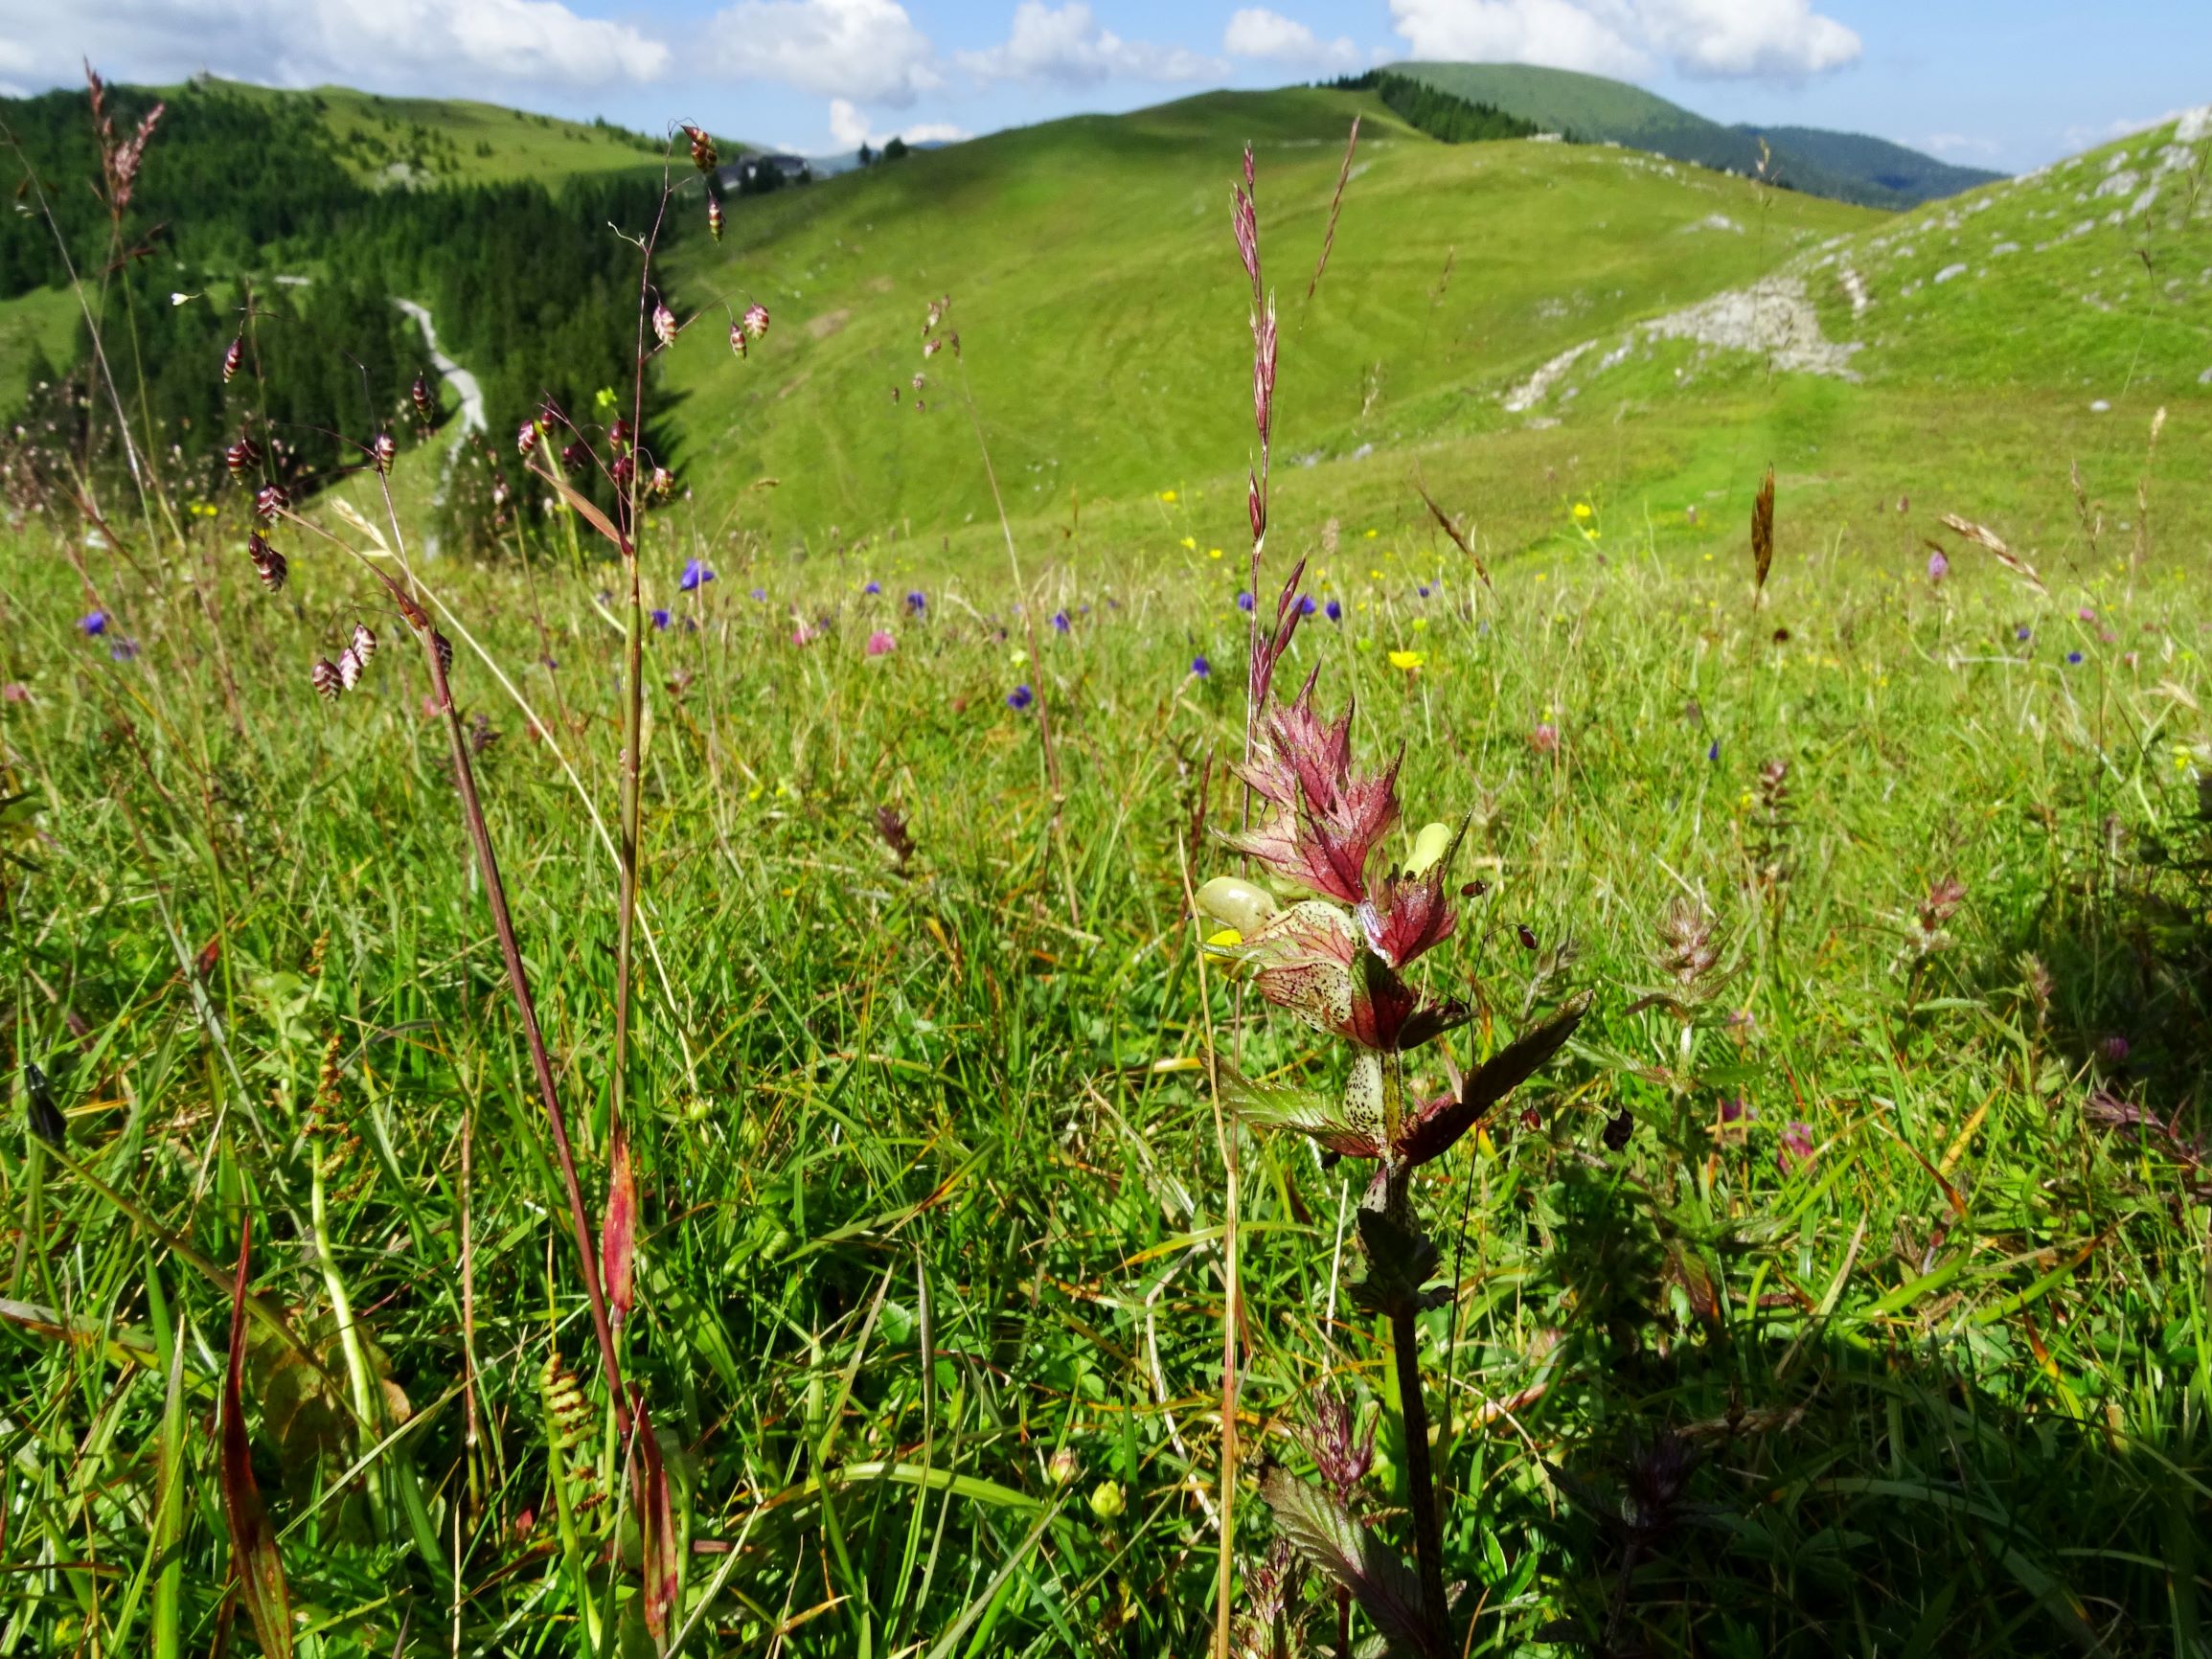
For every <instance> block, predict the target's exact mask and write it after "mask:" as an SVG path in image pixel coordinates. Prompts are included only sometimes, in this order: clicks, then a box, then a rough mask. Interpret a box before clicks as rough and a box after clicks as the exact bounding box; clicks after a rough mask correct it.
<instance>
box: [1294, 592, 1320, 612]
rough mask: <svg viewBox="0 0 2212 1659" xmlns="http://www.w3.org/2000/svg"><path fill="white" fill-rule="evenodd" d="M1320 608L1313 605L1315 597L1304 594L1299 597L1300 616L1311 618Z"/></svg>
mask: <svg viewBox="0 0 2212 1659" xmlns="http://www.w3.org/2000/svg"><path fill="white" fill-rule="evenodd" d="M1318 608H1319V607H1318V606H1316V605H1315V604H1314V603H1313V596H1312V595H1311V594H1310V593H1302V594H1300V595H1299V596H1298V614H1299V615H1300V616H1311V615H1312V614H1313V612H1314V611H1315V610H1316V609H1318Z"/></svg>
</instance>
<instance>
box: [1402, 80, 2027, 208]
mask: <svg viewBox="0 0 2212 1659" xmlns="http://www.w3.org/2000/svg"><path fill="white" fill-rule="evenodd" d="M1391 69H1392V71H1393V72H1394V73H1396V74H1399V75H1403V76H1406V77H1409V78H1410V79H1412V80H1420V81H1423V82H1425V83H1426V84H1428V85H1430V86H1434V87H1437V88H1439V89H1440V90H1442V91H1445V92H1449V93H1452V94H1454V95H1455V96H1457V97H1460V98H1465V99H1470V100H1473V101H1475V102H1483V103H1489V104H1493V105H1494V106H1495V107H1497V108H1499V109H1502V110H1505V111H1507V112H1508V113H1510V114H1514V115H1517V116H1520V117H1522V118H1523V119H1524V120H1528V121H1534V122H1536V123H1538V124H1539V125H1541V126H1543V127H1545V128H1547V129H1549V130H1551V131H1554V132H1564V133H1571V134H1572V135H1574V136H1575V137H1577V138H1580V139H1583V140H1585V141H1588V142H1599V143H1611V144H1618V145H1623V146H1625V147H1627V148H1630V149H1641V150H1647V151H1649V152H1651V153H1652V154H1654V155H1663V156H1666V157H1668V158H1669V159H1671V160H1674V161H1688V162H1695V163H1696V164H1697V165H1698V166H1699V167H1707V168H1713V169H1716V170H1722V171H1727V172H1740V173H1745V174H1749V173H1751V172H1753V171H1755V170H1757V168H1758V167H1759V163H1760V154H1759V139H1760V136H1761V132H1762V130H1764V132H1765V136H1766V138H1767V143H1768V145H1769V146H1770V148H1771V149H1772V155H1771V157H1770V159H1769V161H1768V164H1767V173H1768V176H1769V177H1771V178H1774V179H1775V180H1777V181H1778V182H1780V183H1782V184H1785V185H1788V186H1789V187H1790V189H1792V190H1798V191H1803V192H1807V193H1811V194H1813V195H1825V196H1832V197H1834V198H1836V200H1838V201H1852V202H1859V203H1860V204H1862V205H1865V206H1868V207H1885V208H1904V207H1912V206H1916V205H1917V204H1919V203H1921V202H1924V201H1927V200H1930V199H1932V198H1934V197H1936V196H1942V195H1950V194H1953V193H1957V192H1959V191H1962V190H1968V189H1972V188H1973V186H1975V185H1980V184H1987V183H1989V182H1990V181H1991V180H1993V179H1995V178H1996V177H1998V176H2000V175H1998V174H1996V173H1993V172H1987V171H1984V170H1980V169H1976V168H1961V167H1951V166H1950V165H1948V164H1947V163H1944V162H1940V161H1937V160H1935V159H1934V158H1933V157H1932V156H1926V155H1922V154H1920V153H1919V152H1918V151H1916V150H1911V149H1907V148H1904V146H1903V145H1896V144H1891V143H1889V142H1887V141H1886V140H1883V139H1878V138H1868V137H1865V136H1864V135H1862V134H1859V133H1847V132H1830V131H1827V130H1825V129H1823V128H1820V127H1795V126H1792V127H1768V128H1765V129H1761V128H1758V127H1753V126H1723V125H1721V124H1720V123H1719V122H1717V121H1708V120H1707V119H1706V118H1705V117H1703V116H1701V115H1698V114H1696V113H1694V112H1692V111H1690V110H1687V109H1684V108H1683V107H1682V106H1681V105H1680V104H1678V103H1671V102H1668V101H1667V100H1666V99H1664V98H1660V97H1658V96H1657V95H1656V94H1654V93H1650V92H1646V91H1644V90H1643V89H1642V88H1641V87H1635V86H1630V85H1628V84H1627V83H1626V82H1624V81H1619V80H1608V79H1607V78H1606V77H1604V76H1602V75H1583V74H1578V73H1576V72H1575V71H1573V70H1566V69H1543V68H1539V67H1537V66H1536V65H1533V64H1525V63H1399V64H1393V65H1391Z"/></svg>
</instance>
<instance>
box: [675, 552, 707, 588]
mask: <svg viewBox="0 0 2212 1659" xmlns="http://www.w3.org/2000/svg"><path fill="white" fill-rule="evenodd" d="M712 580H715V573H714V572H713V571H711V570H709V569H708V568H707V567H706V565H705V564H704V563H703V562H702V561H700V560H698V559H696V558H687V559H685V560H684V574H683V580H681V581H679V582H677V583H676V586H678V587H680V588H682V589H683V590H684V592H686V593H696V592H698V590H699V589H700V588H702V587H704V586H705V585H706V584H707V583H708V582H710V581H712Z"/></svg>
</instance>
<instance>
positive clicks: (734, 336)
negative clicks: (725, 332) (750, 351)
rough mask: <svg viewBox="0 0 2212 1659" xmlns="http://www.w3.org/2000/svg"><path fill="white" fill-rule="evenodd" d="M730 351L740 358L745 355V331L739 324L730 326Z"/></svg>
mask: <svg viewBox="0 0 2212 1659" xmlns="http://www.w3.org/2000/svg"><path fill="white" fill-rule="evenodd" d="M730 350H731V351H733V352H736V353H737V354H738V355H739V356H741V357H742V356H743V355H744V354H745V330H744V325H743V324H741V323H732V324H731V325H730Z"/></svg>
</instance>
